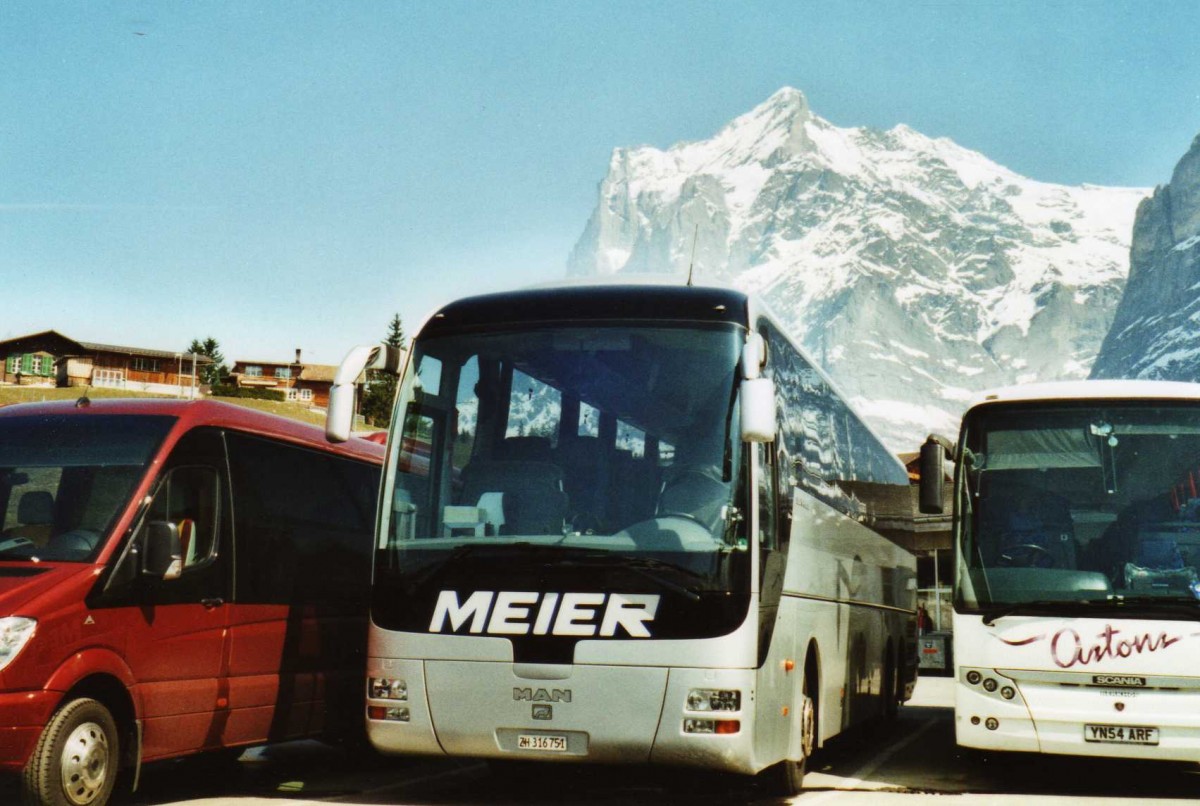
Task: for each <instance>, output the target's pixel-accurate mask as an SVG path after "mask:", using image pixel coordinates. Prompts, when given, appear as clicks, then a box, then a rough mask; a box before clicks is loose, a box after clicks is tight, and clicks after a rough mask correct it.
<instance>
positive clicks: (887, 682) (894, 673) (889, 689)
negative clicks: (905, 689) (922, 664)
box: [880, 653, 900, 723]
mask: <svg viewBox="0 0 1200 806" xmlns="http://www.w3.org/2000/svg"><path fill="white" fill-rule="evenodd" d="M882 689H883V690H882V691H880V696H882V697H883V708H882V709H881V713H882V716H883V721H884V722H885V723H890V722H895V721H896V717H897V716H898V715H899V712H900V670H899V669H897V668H896V664H894V663H892V660H891V654H890V653H888V654H887V655H885V656H884V660H883V684H882Z"/></svg>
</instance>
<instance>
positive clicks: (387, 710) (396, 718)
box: [367, 705, 409, 722]
mask: <svg viewBox="0 0 1200 806" xmlns="http://www.w3.org/2000/svg"><path fill="white" fill-rule="evenodd" d="M367 718H368V719H374V720H378V721H382V722H408V721H409V713H408V708H407V707H405V706H402V705H369V706H367Z"/></svg>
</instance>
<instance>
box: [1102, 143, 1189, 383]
mask: <svg viewBox="0 0 1200 806" xmlns="http://www.w3.org/2000/svg"><path fill="white" fill-rule="evenodd" d="M1198 322H1200V137H1197V138H1196V139H1195V140H1194V141H1193V142H1192V147H1191V149H1190V150H1189V151H1188V153H1187V154H1185V155H1184V156H1183V159H1181V160H1180V161H1179V164H1178V165H1176V166H1175V171H1174V172H1173V173H1172V175H1171V183H1170V184H1168V185H1165V186H1162V187H1159V188H1156V189H1155V191H1154V195H1153V196H1152V197H1151V198H1149V199H1146V200H1145V201H1143V202H1142V203H1141V204H1140V205H1139V206H1138V210H1137V220H1136V221H1135V223H1134V226H1133V248H1132V250H1131V257H1130V268H1129V282H1128V284H1127V285H1126V287H1125V294H1124V296H1123V297H1122V298H1121V304H1120V305H1119V306H1118V307H1117V312H1116V318H1115V319H1114V320H1113V325H1112V329H1111V330H1110V331H1109V333H1108V336H1107V337H1106V338H1105V339H1104V344H1103V346H1102V347H1101V350H1100V355H1099V356H1098V357H1097V358H1096V363H1095V365H1094V366H1093V367H1092V375H1093V377H1096V378H1153V379H1160V380H1173V381H1200V324H1198Z"/></svg>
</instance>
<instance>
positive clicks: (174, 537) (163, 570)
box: [142, 521, 183, 580]
mask: <svg viewBox="0 0 1200 806" xmlns="http://www.w3.org/2000/svg"><path fill="white" fill-rule="evenodd" d="M145 534H146V537H145V540H146V544H145V545H144V546H143V547H142V574H143V575H144V576H151V577H157V578H159V579H167V580H170V579H179V577H180V576H181V575H182V574H183V543H182V542H181V541H180V539H179V528H178V527H177V526H176V525H175V524H173V523H169V522H168V521H150V522H149V523H148V524H146V533H145Z"/></svg>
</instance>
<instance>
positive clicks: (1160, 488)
mask: <svg viewBox="0 0 1200 806" xmlns="http://www.w3.org/2000/svg"><path fill="white" fill-rule="evenodd" d="M941 452H942V448H941V447H939V446H934V445H933V443H932V441H931V442H930V443H926V446H925V447H924V448H923V450H922V490H921V499H922V500H921V508H922V510H923V511H936V510H937V509H938V508H939V507H940V503H941V490H940V486H941V484H940V479H941V478H942V475H941V474H942V470H941V468H939V467H938V465H939V464H940V456H941ZM954 475H955V480H954V513H955V517H954V523H955V533H956V537H955V540H956V543H955V545H956V549H957V574H956V581H955V592H954V652H953V657H954V663H955V666H956V667H957V668H956V678H957V681H956V699H955V723H956V726H957V737H958V743H959V744H960V745H963V746H966V747H975V748H983V749H991V750H1018V751H1026V752H1042V753H1064V754H1077V755H1088V756H1120V757H1130V758H1147V759H1177V760H1191V761H1200V665H1198V664H1197V659H1198V658H1200V575H1198V573H1197V569H1198V568H1200V386H1197V385H1194V384H1184V383H1166V382H1152V381H1080V382H1074V383H1057V384H1037V385H1029V386H1022V387H1014V388H1010V389H1001V390H998V391H996V392H993V393H990V394H987V395H986V396H985V397H984V398H983V399H982V400H981V401H979V402H978V403H976V404H975V405H973V406H972V407H971V408H970V409H968V411H967V413H966V415H965V418H964V420H963V425H962V431H961V433H960V436H959V440H958V448H957V451H956V461H955V474H954ZM926 479H930V480H934V479H936V480H937V483H935V484H927V483H926Z"/></svg>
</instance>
